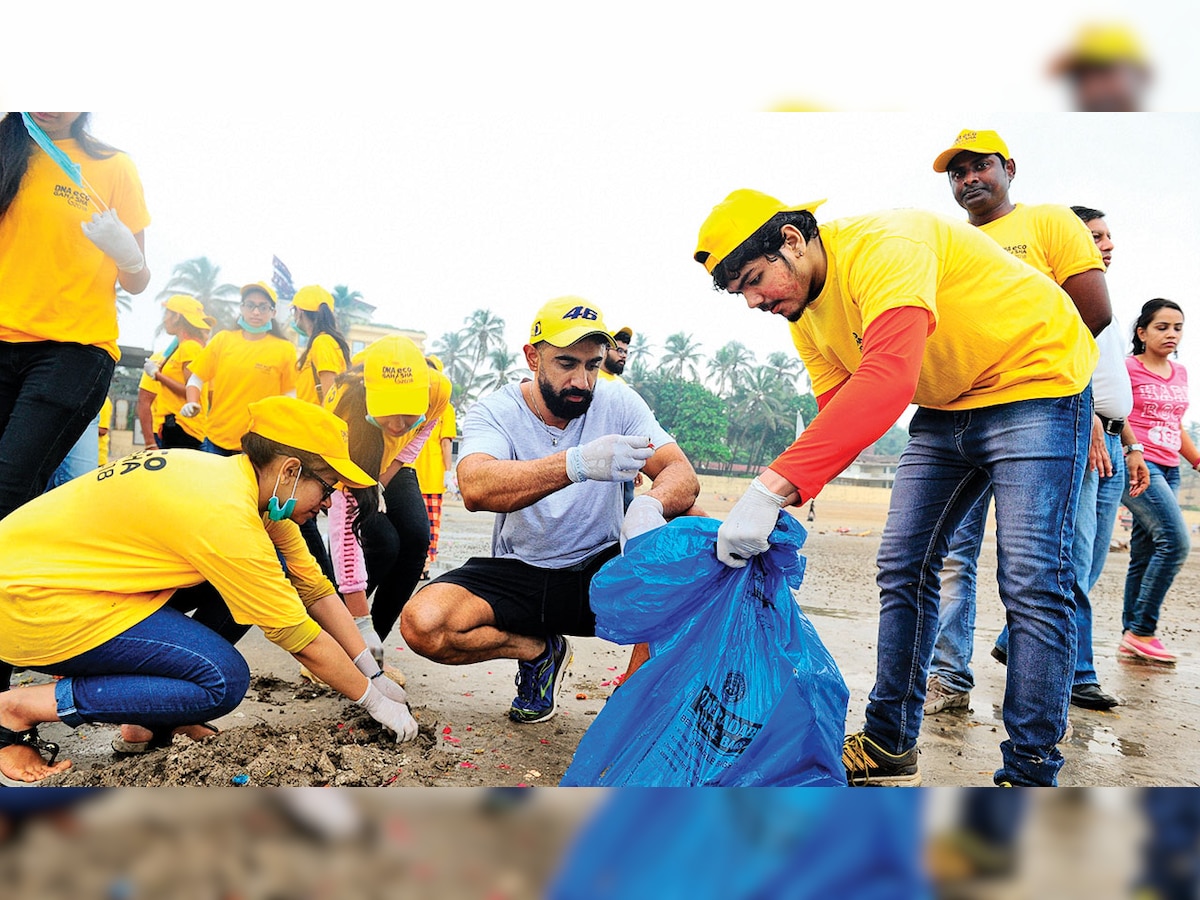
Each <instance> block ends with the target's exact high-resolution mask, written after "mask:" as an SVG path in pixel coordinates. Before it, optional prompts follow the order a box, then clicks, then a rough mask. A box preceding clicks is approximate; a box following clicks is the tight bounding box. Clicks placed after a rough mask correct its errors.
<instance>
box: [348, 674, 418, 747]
mask: <svg viewBox="0 0 1200 900" xmlns="http://www.w3.org/2000/svg"><path fill="white" fill-rule="evenodd" d="M375 681H379V679H378V678H377V679H375ZM375 681H371V682H369V683H368V684H367V692H366V693H365V694H363V695H362V696H361V697H359V698H358V699H357V700H355V701H354V702H355V703H357V704H358V705H359V706H361V707H362V708H363V709H365V710H366V711H367V712H368V713H369V714H370V716H371V718H372V719H374V720H375V721H376V722H378V723H379V724H380V725H382V726H383V727H384V728H387V729H390V730H391V731H394V732H395V733H396V743H400V742H401V741H411V740H412V739H413V738H415V737H416V736H417V720H416V719H414V718H413V716H412V713H411V712H410V711H409V709H408V707H407V706H405V705H404V704H403V703H399V702H397V701H395V700H393V699H391V698H390V697H388V696H386V695H385V694H384V693H383V691H381V690H380V689H379V688H377V687H375Z"/></svg>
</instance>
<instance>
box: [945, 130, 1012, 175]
mask: <svg viewBox="0 0 1200 900" xmlns="http://www.w3.org/2000/svg"><path fill="white" fill-rule="evenodd" d="M960 153H983V154H985V155H987V154H991V153H999V154H1000V155H1001V156H1003V157H1004V158H1005V159H1011V158H1012V157H1011V156H1010V155H1009V152H1008V144H1006V143H1004V141H1003V140H1001V139H1000V135H998V134H996V132H994V131H980V130H978V129H975V128H964V129H963V130H962V131H960V132H959V133H958V137H956V138H955V139H954V143H953V144H951V145H950V147H949V148H948V149H946V150H943V151H942V152H941V153H939V154H938V155H937V159H935V160H934V161H933V171H935V172H945V171H946V169H947V168H949V166H950V160H952V159H954V157H956V156H958V154H960Z"/></svg>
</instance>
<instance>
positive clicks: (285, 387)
mask: <svg viewBox="0 0 1200 900" xmlns="http://www.w3.org/2000/svg"><path fill="white" fill-rule="evenodd" d="M192 374H193V375H196V376H198V377H199V378H200V379H201V380H203V381H204V382H205V386H206V388H208V389H209V390H210V394H209V396H210V398H211V399H210V401H209V407H208V424H207V428H206V436H207V437H208V439H209V440H210V441H212V442H213V443H214V444H216V445H217V446H218V447H223V448H224V449H226V450H240V449H241V448H242V435H243V434H245V433H246V429H247V428H248V427H249V425H250V409H249V407H250V404H251V403H254V402H255V401H256V400H262V399H263V398H264V397H275V396H279V395H282V394H286V393H287V392H288V391H290V390H292V388H294V387H295V386H296V348H295V347H293V346H292V345H291V344H290V343H288V342H287V341H285V340H284V339H283V338H279V337H275V335H273V334H268V335H264V336H263V337H261V338H259V339H257V340H253V341H252V340H248V339H247V337H246V333H245V332H244V331H242V329H240V328H234V329H231V330H229V331H222V332H219V333H217V334H215V335H213V337H212V340H210V341H209V342H208V345H207V346H206V347H205V348H204V349H203V350H201V351H200V352H199V353H198V354H197V355H196V356H195V358H193V359H192Z"/></svg>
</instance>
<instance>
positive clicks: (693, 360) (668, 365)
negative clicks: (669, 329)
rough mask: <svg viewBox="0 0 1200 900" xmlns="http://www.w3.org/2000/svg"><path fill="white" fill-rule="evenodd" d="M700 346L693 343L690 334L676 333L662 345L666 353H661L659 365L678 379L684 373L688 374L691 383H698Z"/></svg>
mask: <svg viewBox="0 0 1200 900" xmlns="http://www.w3.org/2000/svg"><path fill="white" fill-rule="evenodd" d="M700 346H701V345H700V344H697V343H693V341H692V336H691V335H690V334H684V333H683V332H682V331H677V332H676V333H675V334H673V335H671V336H670V337H668V338H667V340H666V342H665V343H664V344H663V349H664V350H665V351H666V352H665V353H663V355H662V359H661V360H659V363H660V365H661V366H662V368H663V369H664V370H665V371H666V372H668V373H670V374H672V375H675V376H676V377H678V378H683V376H684V372H688V373H690V375H691V378H692V381H699V380H700V372H699V369H698V364H699V362H700V358H701V357H700Z"/></svg>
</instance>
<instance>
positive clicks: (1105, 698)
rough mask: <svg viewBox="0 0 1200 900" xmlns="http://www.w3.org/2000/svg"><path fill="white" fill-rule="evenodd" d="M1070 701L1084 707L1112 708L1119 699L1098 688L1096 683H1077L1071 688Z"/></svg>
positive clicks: (1117, 703) (1116, 704) (1118, 702)
mask: <svg viewBox="0 0 1200 900" xmlns="http://www.w3.org/2000/svg"><path fill="white" fill-rule="evenodd" d="M1071 703H1073V704H1074V705H1075V706H1081V707H1083V708H1084V709H1112V708H1113V707H1114V706H1120V705H1121V701H1120V700H1118V699H1117V698H1116V697H1113V696H1111V695H1110V694H1106V693H1104V691H1102V690H1100V685H1098V684H1077V685H1075V687H1073V688H1071Z"/></svg>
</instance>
